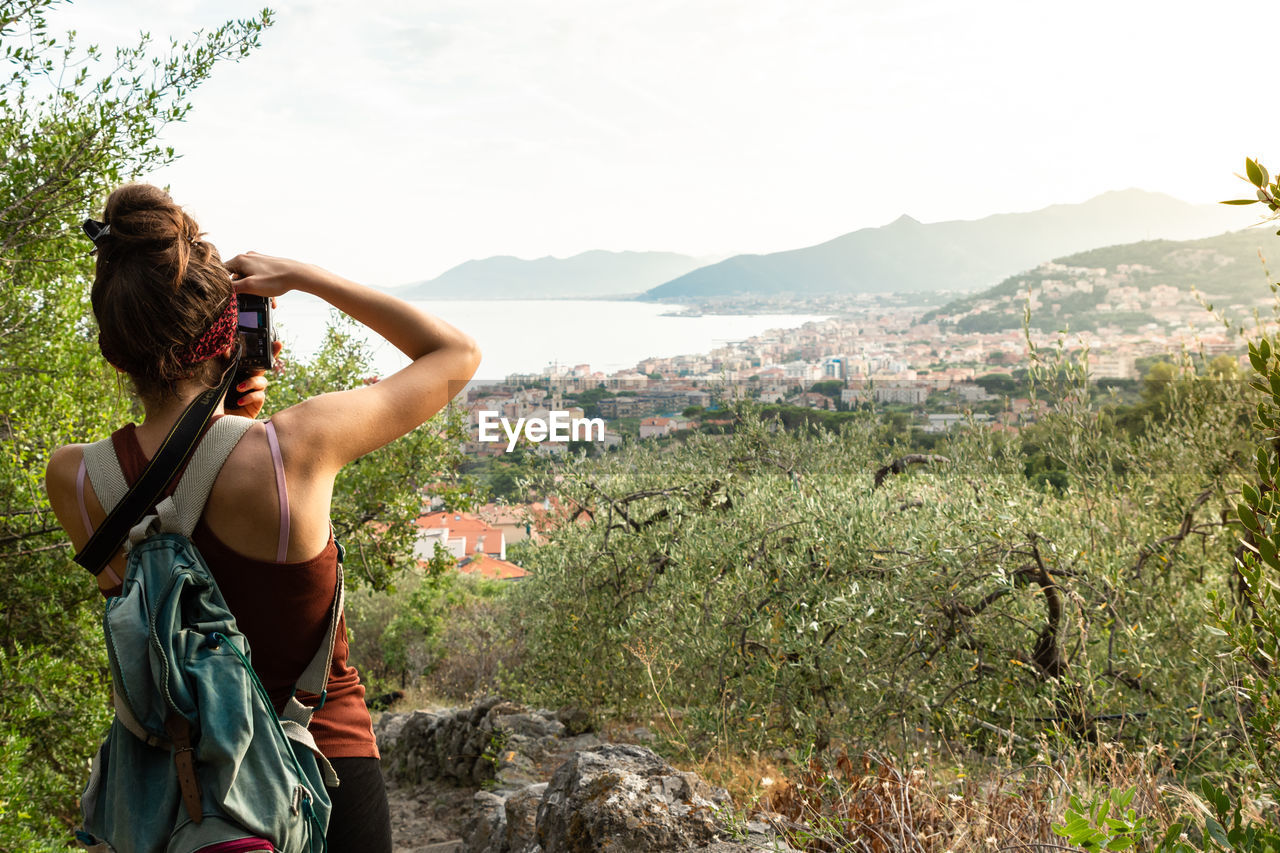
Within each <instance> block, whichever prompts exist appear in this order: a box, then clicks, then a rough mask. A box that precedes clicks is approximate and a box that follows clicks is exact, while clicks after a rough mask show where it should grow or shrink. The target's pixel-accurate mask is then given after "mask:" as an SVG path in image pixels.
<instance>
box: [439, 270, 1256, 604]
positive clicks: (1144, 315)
mask: <svg viewBox="0 0 1280 853" xmlns="http://www.w3.org/2000/svg"><path fill="white" fill-rule="evenodd" d="M1034 272H1035V274H1036V275H1035V281H1034V286H1033V287H1031V288H1030V289H1029V290H1024V291H1020V292H1011V293H1007V294H1004V295H998V294H994V293H993V292H991V291H988V292H987V293H986V294H982V295H981V296H980V297H977V298H973V299H970V300H968V301H961V302H956V303H952V308H951V310H949V311H946V312H942V311H938V310H936V309H932V308H930V307H929V306H922V305H919V304H911V303H910V302H909V300H908V299H906V298H904V297H901V296H891V297H884V296H879V297H876V296H859V297H849V296H846V297H843V298H842V299H841V301H840V302H839V303H834V302H833V303H829V304H828V305H827V306H826V307H827V308H828V309H830V310H832V311H838V314H837V315H836V316H832V317H830V318H828V319H826V320H822V321H818V322H810V323H806V324H805V325H803V326H800V327H799V328H790V329H772V330H769V331H767V332H765V333H763V334H760V335H756V336H754V337H750V338H747V339H745V340H742V341H736V342H731V343H727V344H725V345H723V346H720V347H717V348H715V349H713V350H711V351H710V352H706V353H696V354H682V355H675V356H669V357H654V358H647V359H644V360H643V361H641V362H639V363H638V364H636V365H635V366H634V367H633V368H632V369H629V370H622V371H618V372H614V373H604V372H601V371H595V370H592V369H591V366H590V365H589V364H574V365H564V364H550V365H547V366H546V367H544V368H543V369H542V370H540V371H538V372H530V373H525V374H513V375H511V376H508V377H506V379H505V381H503V382H502V383H500V384H487V385H479V386H473V387H472V388H470V389H469V390H468V391H467V393H466V395H465V403H464V405H465V408H466V412H467V418H468V427H469V429H470V437H471V440H470V441H468V442H467V443H466V447H465V450H466V452H467V454H468V456H470V457H472V458H476V459H484V458H492V457H499V458H500V457H503V456H504V455H505V454H507V453H509V452H510V451H512V450H513V449H515V448H516V447H517V446H518V447H519V448H520V449H521V450H523V451H528V452H533V453H536V454H560V453H565V452H567V450H568V449H569V448H570V447H571V446H572V444H573V442H574V441H583V440H586V441H589V442H591V443H594V444H595V445H596V446H597V447H598V448H603V449H607V448H610V447H614V446H617V445H619V444H621V443H622V442H624V441H627V440H650V439H661V438H664V437H667V436H671V435H672V434H674V433H677V432H679V431H681V430H691V429H699V428H704V427H706V426H708V425H715V424H716V423H717V420H716V418H715V416H714V415H715V410H716V409H718V408H719V407H720V406H722V405H723V404H724V403H726V402H729V401H731V400H733V399H735V398H750V399H753V400H755V401H757V402H759V403H761V404H776V405H782V406H792V407H801V408H808V409H821V410H826V411H848V410H851V409H854V408H858V407H866V406H871V407H873V408H876V409H881V410H886V409H887V410H894V411H898V412H901V413H903V416H904V417H905V418H906V421H905V422H906V423H909V424H910V425H911V426H912V427H913V428H915V429H918V430H920V431H921V432H923V433H925V434H939V433H945V432H947V431H948V430H950V429H953V428H955V427H956V426H957V424H959V423H961V422H974V423H983V424H986V425H988V426H989V427H990V428H993V429H1003V430H1018V429H1019V428H1021V427H1022V426H1025V425H1026V424H1028V423H1031V422H1034V421H1035V420H1036V418H1037V417H1038V416H1039V415H1040V414H1042V413H1043V412H1044V411H1045V410H1046V409H1047V404H1046V403H1045V401H1043V400H1035V401H1033V400H1032V399H1031V398H1030V397H1028V396H1019V395H1017V394H1013V395H1002V394H1001V393H998V392H999V391H1000V390H1001V389H1000V388H998V387H995V386H997V385H998V384H999V383H997V382H992V381H991V380H992V379H993V378H998V377H1000V376H1005V377H1010V378H1011V377H1012V376H1013V374H1014V373H1015V372H1016V371H1020V370H1023V369H1025V368H1026V366H1027V364H1028V357H1029V350H1030V348H1031V347H1035V348H1037V349H1039V350H1040V351H1041V352H1047V351H1050V350H1053V349H1055V348H1057V347H1062V348H1064V349H1065V350H1066V351H1067V352H1069V353H1070V354H1071V355H1072V357H1073V358H1075V359H1077V360H1078V361H1079V362H1081V363H1084V364H1087V366H1088V371H1089V376H1090V378H1091V379H1093V380H1137V379H1140V378H1141V370H1140V365H1141V363H1142V361H1143V360H1144V359H1148V360H1151V359H1156V358H1160V357H1169V356H1171V355H1172V354H1178V353H1182V352H1191V353H1196V354H1199V355H1202V356H1204V357H1207V358H1213V357H1217V356H1222V355H1227V356H1229V357H1231V358H1232V359H1234V360H1236V361H1237V362H1238V363H1240V364H1241V366H1245V365H1244V359H1245V358H1246V356H1245V355H1244V353H1243V347H1242V346H1241V345H1240V344H1239V341H1238V339H1237V338H1236V337H1235V336H1234V335H1233V334H1231V332H1230V330H1229V329H1227V328H1225V327H1224V324H1223V323H1222V321H1221V320H1220V319H1218V318H1217V317H1215V315H1213V314H1212V313H1211V312H1210V311H1208V310H1207V309H1206V306H1205V305H1204V304H1202V303H1201V301H1200V300H1199V299H1198V298H1197V297H1196V295H1195V294H1193V293H1188V292H1186V291H1184V290H1180V289H1178V288H1175V287H1170V286H1166V285H1159V284H1157V285H1155V286H1149V287H1146V288H1141V287H1137V286H1134V285H1133V284H1131V283H1130V279H1131V277H1134V276H1139V275H1141V274H1142V273H1143V272H1146V271H1145V270H1143V269H1141V268H1139V267H1137V266H1136V265H1120V266H1118V267H1117V268H1115V269H1112V270H1108V269H1104V268H1098V269H1092V268H1081V267H1067V266H1063V265H1061V264H1053V263H1050V264H1042V265H1041V266H1040V267H1038V268H1037V269H1036V270H1035V271H1034ZM1081 298H1083V299H1086V300H1088V302H1089V306H1088V307H1089V309H1090V310H1091V312H1092V313H1093V314H1094V315H1095V316H1102V317H1117V318H1120V317H1123V318H1126V322H1124V323H1123V324H1122V323H1120V322H1115V323H1106V322H1104V323H1100V324H1096V325H1095V327H1094V328H1092V329H1089V330H1087V331H1081V332H1072V331H1062V330H1057V329H1045V328H1040V327H1038V326H1036V325H1035V323H1034V321H1035V318H1036V317H1038V316H1055V315H1057V314H1058V313H1059V309H1060V307H1061V305H1062V304H1063V303H1067V302H1068V301H1069V300H1076V301H1077V303H1078V301H1079V300H1080V299H1081ZM956 306H960V308H959V310H957V309H956ZM811 307H816V306H811ZM1227 307H1228V308H1229V309H1231V310H1232V311H1233V312H1234V313H1235V314H1236V315H1237V316H1243V315H1244V314H1247V313H1248V312H1250V311H1252V310H1253V308H1254V307H1256V306H1253V305H1246V304H1239V305H1231V306H1227ZM703 310H706V306H703ZM712 310H714V306H712ZM1026 311H1030V317H1031V318H1032V320H1031V321H1030V322H1029V323H1028V325H1027V327H1026V328H1022V325H1021V323H1020V321H1019V320H1018V319H1017V318H1021V317H1022V316H1023V314H1024V312H1026ZM993 317H994V318H1005V319H1003V320H998V321H997V322H998V323H1000V324H1002V325H1004V326H1007V328H1002V329H999V330H997V331H972V330H966V329H967V327H971V326H973V325H978V326H983V325H990V324H991V319H990V318H993ZM1008 318H1013V319H1012V320H1011V319H1008ZM1135 318H1137V319H1136V321H1135ZM975 319H976V320H977V321H978V322H976V323H975V322H974V320H975ZM1006 386H1007V387H1012V383H1011V382H1010V383H1006ZM1019 387H1020V386H1019ZM815 388H820V389H821V390H820V391H819V390H815ZM495 417H496V418H501V419H503V421H504V424H505V426H504V429H506V430H507V432H505V433H501V434H500V435H499V436H498V439H497V440H494V437H493V436H492V435H490V436H488V438H487V440H485V435H484V427H485V426H486V420H487V421H492V420H493V419H494V418H495ZM557 417H560V418H562V419H563V420H562V421H561V424H562V425H564V424H565V423H567V424H571V425H573V427H574V429H573V430H572V431H570V430H569V429H567V428H566V429H562V430H560V431H559V432H558V433H557V431H556V430H555V429H554V428H551V429H545V428H544V430H543V432H542V433H541V434H535V433H533V432H532V431H527V432H524V433H521V432H520V427H519V425H520V424H529V425H534V424H543V425H545V424H547V423H548V422H553V421H555V419H556V418H557ZM511 424H516V425H517V427H516V429H515V431H514V432H513V431H511V426H510V425H511ZM579 424H581V425H582V426H583V427H584V429H583V430H582V431H581V432H579V431H578V429H577V426H578V425H579ZM488 426H489V427H492V426H493V424H492V423H488ZM553 426H554V425H553ZM555 511H556V510H555V507H554V501H553V499H549V500H543V501H540V502H537V503H526V504H515V505H510V506H508V505H504V504H499V503H491V504H487V505H485V506H484V507H482V508H481V509H480V510H479V511H478V512H476V513H452V514H451V513H447V512H444V511H437V512H433V513H431V514H430V515H428V516H424V517H423V519H420V521H419V526H420V527H422V528H423V533H422V536H421V543H422V549H423V554H424V556H425V555H429V554H430V553H431V550H432V549H433V548H434V545H435V544H436V543H439V544H440V545H441V546H442V547H444V548H445V549H447V550H449V551H450V552H451V553H453V555H454V556H455V558H457V559H458V565H459V569H460V570H461V571H463V572H469V573H476V574H479V575H482V576H484V577H487V578H492V579H503V580H506V579H516V578H519V577H521V576H522V575H523V572H524V570H523V569H521V568H520V567H519V566H518V565H515V564H514V563H512V562H509V561H508V560H507V554H506V548H507V546H508V545H510V544H512V543H514V542H516V541H520V540H522V539H525V538H528V537H530V536H534V537H536V535H537V528H538V526H539V524H540V522H541V521H544V520H546V516H547V515H548V514H553V513H555Z"/></svg>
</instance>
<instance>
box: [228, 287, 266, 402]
mask: <svg viewBox="0 0 1280 853" xmlns="http://www.w3.org/2000/svg"><path fill="white" fill-rule="evenodd" d="M236 300H237V303H238V309H239V312H240V316H239V318H238V319H237V320H236V340H238V341H239V343H240V366H239V368H237V369H236V375H235V378H234V379H233V380H232V383H231V387H230V388H228V389H227V396H226V398H225V405H226V407H227V408H228V409H237V408H239V406H238V405H237V403H238V401H239V399H240V396H241V392H240V391H237V390H236V386H237V385H239V384H240V383H241V382H243V381H244V380H246V379H248V378H249V374H250V373H252V372H253V371H255V370H270V369H271V368H272V367H274V366H275V356H274V354H273V353H272V346H271V344H272V343H273V342H274V341H275V334H274V332H273V330H272V328H271V300H270V299H269V298H268V297H266V296H256V295H254V294H252V293H241V294H239V295H238V296H237V297H236Z"/></svg>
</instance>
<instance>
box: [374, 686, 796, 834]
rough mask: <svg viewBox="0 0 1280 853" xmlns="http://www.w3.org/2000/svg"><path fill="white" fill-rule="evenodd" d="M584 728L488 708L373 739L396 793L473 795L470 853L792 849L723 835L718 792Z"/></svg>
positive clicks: (397, 726)
mask: <svg viewBox="0 0 1280 853" xmlns="http://www.w3.org/2000/svg"><path fill="white" fill-rule="evenodd" d="M585 725H586V716H585V714H583V713H581V712H574V711H561V712H552V711H546V710H540V711H532V710H529V709H527V708H523V707H521V706H519V705H515V704H513V703H510V702H502V701H499V700H498V699H496V698H490V699H485V700H483V701H482V702H480V703H478V704H477V705H475V706H474V707H472V708H465V709H456V710H449V711H441V712H428V711H413V712H411V713H405V714H384V715H383V716H382V718H381V719H379V721H378V723H377V725H376V726H375V727H374V730H375V732H376V734H377V736H378V748H379V749H380V750H381V752H382V761H383V767H384V769H385V771H386V772H387V774H388V775H389V776H391V777H392V778H393V779H394V780H395V781H396V782H397V783H399V784H401V785H410V786H423V785H427V784H446V785H456V786H462V787H479V788H480V790H478V791H477V792H476V793H475V796H474V800H473V805H474V809H473V811H472V815H471V817H470V819H469V821H468V823H467V827H466V833H465V834H466V838H465V839H464V844H463V849H464V850H467V851H473V853H594V851H601V850H604V851H608V850H614V851H635V853H665V851H676V850H681V851H683V850H703V851H717V852H718V853H739V852H740V851H759V850H778V851H788V850H790V849H791V848H788V847H787V846H786V845H784V844H782V843H780V842H778V841H776V840H775V839H774V837H773V836H772V835H771V834H770V833H769V831H768V827H767V826H765V825H764V824H763V823H759V822H752V823H748V824H746V825H745V826H740V827H737V828H736V829H732V828H730V826H729V821H730V819H731V816H732V802H731V800H730V798H729V795H728V793H726V792H725V791H724V790H723V789H721V788H715V787H712V786H711V785H708V784H707V783H706V782H705V781H703V780H702V779H701V778H699V777H698V776H697V775H696V774H693V773H687V772H684V771H680V770H677V769H675V768H674V767H672V766H671V765H670V764H668V763H667V762H666V761H664V760H663V759H662V758H661V757H659V756H658V755H657V754H656V753H654V752H653V751H652V750H650V749H648V748H647V747H643V746H636V745H632V744H608V743H603V742H601V741H600V739H599V738H598V737H596V735H595V734H593V733H591V732H586V731H583V728H585Z"/></svg>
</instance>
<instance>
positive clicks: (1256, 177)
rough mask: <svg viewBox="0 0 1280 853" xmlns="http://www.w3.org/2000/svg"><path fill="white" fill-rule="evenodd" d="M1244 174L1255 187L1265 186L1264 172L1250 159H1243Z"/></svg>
mask: <svg viewBox="0 0 1280 853" xmlns="http://www.w3.org/2000/svg"><path fill="white" fill-rule="evenodd" d="M1244 172H1245V174H1246V175H1247V176H1248V177H1249V183H1251V184H1253V185H1254V186H1255V187H1261V186H1266V183H1267V177H1266V172H1264V171H1263V169H1262V167H1261V166H1259V165H1258V164H1257V162H1255V161H1254V160H1253V159H1252V158H1245V161H1244Z"/></svg>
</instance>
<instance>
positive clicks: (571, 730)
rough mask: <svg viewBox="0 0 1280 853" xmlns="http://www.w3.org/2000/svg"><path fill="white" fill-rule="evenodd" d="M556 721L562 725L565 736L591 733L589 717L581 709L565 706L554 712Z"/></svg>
mask: <svg viewBox="0 0 1280 853" xmlns="http://www.w3.org/2000/svg"><path fill="white" fill-rule="evenodd" d="M556 719H557V720H559V721H560V722H561V724H563V725H564V731H565V734H567V735H570V736H572V735H580V734H586V733H587V732H589V731H591V715H590V714H588V713H587V712H586V711H584V710H582V709H581V708H577V707H574V706H572V705H566V706H565V707H563V708H561V709H560V710H559V711H556Z"/></svg>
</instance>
